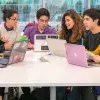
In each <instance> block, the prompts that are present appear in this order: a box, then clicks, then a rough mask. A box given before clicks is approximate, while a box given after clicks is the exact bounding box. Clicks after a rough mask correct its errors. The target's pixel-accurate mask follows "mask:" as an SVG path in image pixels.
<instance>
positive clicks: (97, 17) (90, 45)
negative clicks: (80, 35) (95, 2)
mask: <svg viewBox="0 0 100 100" xmlns="http://www.w3.org/2000/svg"><path fill="white" fill-rule="evenodd" d="M83 17H84V26H85V27H86V30H89V31H87V33H86V37H85V39H84V45H85V48H86V49H87V50H89V51H91V52H93V53H95V51H96V50H99V49H98V48H99V47H100V10H98V9H96V8H91V9H87V10H85V11H84V13H83ZM99 51H100V50H99ZM96 55H97V56H94V57H92V60H94V61H95V62H97V63H99V62H100V52H98V54H96ZM95 91H96V95H97V100H98V99H99V98H98V97H99V95H100V87H95Z"/></svg>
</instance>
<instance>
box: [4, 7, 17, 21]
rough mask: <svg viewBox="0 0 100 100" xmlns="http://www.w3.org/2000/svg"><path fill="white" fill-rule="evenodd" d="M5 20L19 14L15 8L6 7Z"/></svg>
mask: <svg viewBox="0 0 100 100" xmlns="http://www.w3.org/2000/svg"><path fill="white" fill-rule="evenodd" d="M2 12H3V20H4V21H5V22H6V18H10V17H11V16H13V14H15V13H16V14H18V12H17V11H16V10H13V9H4V10H3V11H2Z"/></svg>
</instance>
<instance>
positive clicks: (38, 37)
mask: <svg viewBox="0 0 100 100" xmlns="http://www.w3.org/2000/svg"><path fill="white" fill-rule="evenodd" d="M47 38H54V39H59V35H57V34H35V36H34V51H49V48H48V45H47V41H46V39H47Z"/></svg>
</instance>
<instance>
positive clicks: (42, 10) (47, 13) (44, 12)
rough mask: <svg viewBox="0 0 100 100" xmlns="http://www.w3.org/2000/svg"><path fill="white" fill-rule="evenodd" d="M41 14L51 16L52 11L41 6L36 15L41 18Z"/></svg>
mask: <svg viewBox="0 0 100 100" xmlns="http://www.w3.org/2000/svg"><path fill="white" fill-rule="evenodd" d="M41 16H47V17H48V18H50V13H49V11H48V10H47V9H46V8H40V9H39V10H38V11H37V13H36V17H37V19H39V18H40V17H41Z"/></svg>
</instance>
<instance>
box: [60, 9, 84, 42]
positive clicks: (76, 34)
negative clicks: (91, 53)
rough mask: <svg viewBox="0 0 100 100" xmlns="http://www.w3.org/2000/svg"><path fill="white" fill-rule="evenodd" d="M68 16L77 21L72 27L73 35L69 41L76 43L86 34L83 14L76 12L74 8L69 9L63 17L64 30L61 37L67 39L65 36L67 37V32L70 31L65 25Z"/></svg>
mask: <svg viewBox="0 0 100 100" xmlns="http://www.w3.org/2000/svg"><path fill="white" fill-rule="evenodd" d="M66 16H70V17H71V18H72V19H73V21H74V23H75V24H74V26H73V28H72V29H71V30H72V35H71V37H70V38H69V42H71V43H76V42H77V41H78V40H79V39H81V38H82V36H83V35H84V30H85V28H84V25H83V20H82V18H81V16H80V15H79V14H78V13H77V12H75V11H74V10H73V9H71V10H67V11H66V12H65V13H64V15H63V17H62V30H61V38H62V39H65V37H67V33H68V29H67V27H66V25H65V17H66Z"/></svg>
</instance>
